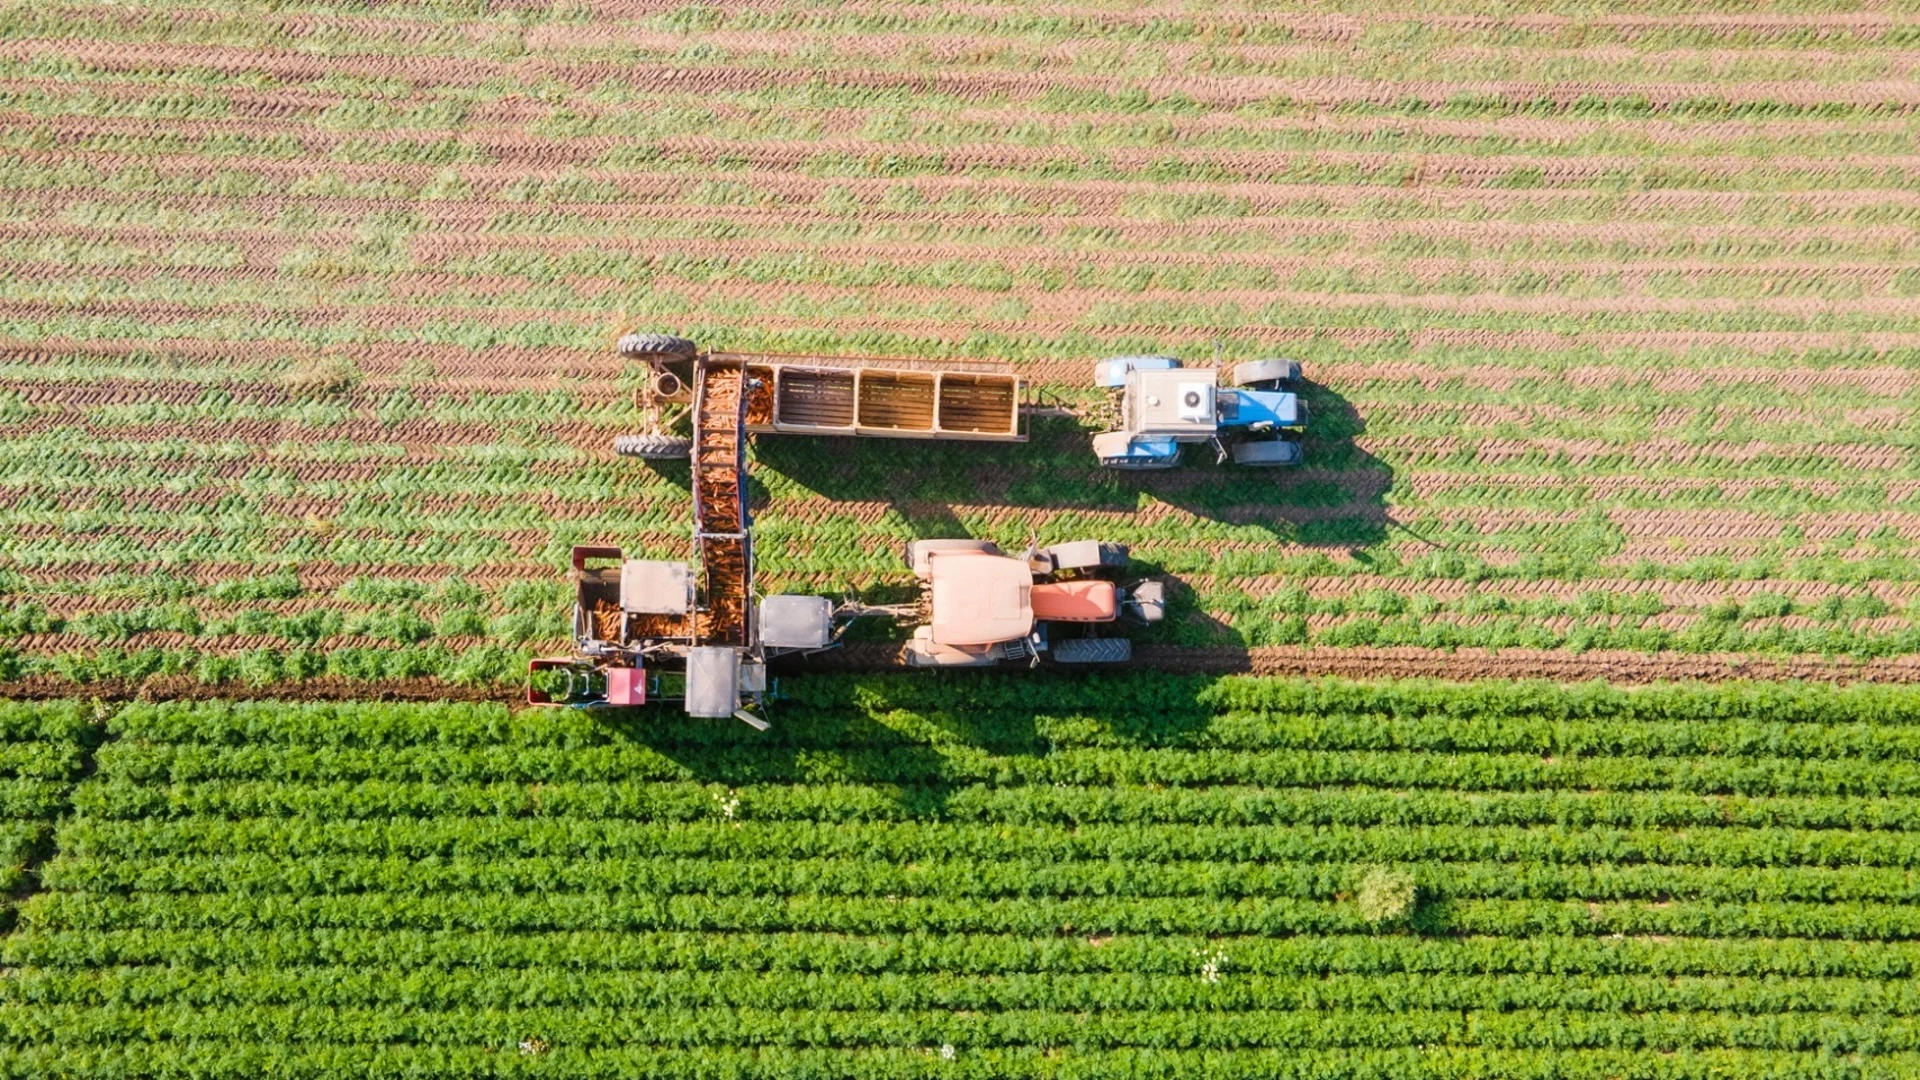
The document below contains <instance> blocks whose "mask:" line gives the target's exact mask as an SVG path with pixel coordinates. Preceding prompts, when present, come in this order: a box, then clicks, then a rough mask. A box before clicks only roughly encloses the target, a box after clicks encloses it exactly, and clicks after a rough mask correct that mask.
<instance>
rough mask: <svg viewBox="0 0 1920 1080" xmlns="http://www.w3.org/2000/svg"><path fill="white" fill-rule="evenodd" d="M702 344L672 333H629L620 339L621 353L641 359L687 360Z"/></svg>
mask: <svg viewBox="0 0 1920 1080" xmlns="http://www.w3.org/2000/svg"><path fill="white" fill-rule="evenodd" d="M699 351H700V346H698V345H695V344H694V343H693V342H691V341H688V340H687V339H686V338H683V337H674V336H673V335H672V334H628V335H626V336H624V337H622V338H621V339H620V355H621V356H631V357H633V358H635V359H640V360H687V359H690V358H691V357H692V356H693V354H695V353H697V352H699Z"/></svg>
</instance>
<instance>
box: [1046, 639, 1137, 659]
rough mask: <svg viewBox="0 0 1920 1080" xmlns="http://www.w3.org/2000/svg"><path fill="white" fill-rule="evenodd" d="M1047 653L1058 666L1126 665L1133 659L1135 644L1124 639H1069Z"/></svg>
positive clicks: (1057, 643) (1052, 647)
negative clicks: (1051, 655) (1049, 653)
mask: <svg viewBox="0 0 1920 1080" xmlns="http://www.w3.org/2000/svg"><path fill="white" fill-rule="evenodd" d="M1047 651H1049V652H1051V653H1052V654H1053V662H1054V663H1056V664H1124V663H1126V662H1127V661H1129V660H1132V659H1133V642H1131V641H1129V640H1127V639H1126V638H1123V637H1082V638H1067V639H1066V640H1065V641H1056V642H1054V643H1053V644H1051V645H1049V646H1047Z"/></svg>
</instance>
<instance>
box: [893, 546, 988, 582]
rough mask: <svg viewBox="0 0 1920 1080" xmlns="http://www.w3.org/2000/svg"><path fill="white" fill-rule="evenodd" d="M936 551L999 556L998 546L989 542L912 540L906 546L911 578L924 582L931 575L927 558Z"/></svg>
mask: <svg viewBox="0 0 1920 1080" xmlns="http://www.w3.org/2000/svg"><path fill="white" fill-rule="evenodd" d="M936 551H978V552H982V553H984V554H987V555H998V554H1000V545H998V544H996V543H994V542H993V541H991V540H914V541H912V542H910V543H908V544H907V550H906V562H907V569H909V570H911V571H913V576H914V577H917V578H920V579H921V580H923V581H924V580H926V578H927V577H928V576H929V575H931V574H932V573H933V571H932V569H931V568H929V567H928V566H927V556H928V555H930V554H932V553H933V552H936Z"/></svg>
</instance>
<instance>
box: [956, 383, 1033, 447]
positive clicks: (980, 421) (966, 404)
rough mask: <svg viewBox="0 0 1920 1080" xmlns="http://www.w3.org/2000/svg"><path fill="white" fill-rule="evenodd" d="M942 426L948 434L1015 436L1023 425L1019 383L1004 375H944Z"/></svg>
mask: <svg viewBox="0 0 1920 1080" xmlns="http://www.w3.org/2000/svg"><path fill="white" fill-rule="evenodd" d="M939 422H940V427H941V429H942V430H945V431H967V432H974V433H978V434H995V435H1011V434H1014V433H1015V432H1017V431H1018V430H1019V424H1020V396H1019V394H1018V392H1017V383H1016V382H1015V380H1014V379H1012V378H1010V377H1008V376H1004V375H1002V376H994V375H958V374H949V375H942V376H941V377H940V415H939Z"/></svg>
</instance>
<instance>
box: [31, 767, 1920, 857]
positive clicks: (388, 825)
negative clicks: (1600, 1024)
mask: <svg viewBox="0 0 1920 1080" xmlns="http://www.w3.org/2000/svg"><path fill="white" fill-rule="evenodd" d="M851 790H852V789H850V788H845V787H837V788H836V787H828V788H827V789H826V790H825V791H823V792H822V793H821V796H820V797H819V798H815V799H805V798H792V799H788V800H784V801H783V804H782V805H777V806H774V807H772V808H771V809H770V808H769V807H768V806H767V805H765V803H764V802H761V803H760V804H758V805H756V806H755V808H754V809H753V811H752V812H749V813H743V812H742V810H743V804H744V802H745V798H746V795H747V794H748V793H743V792H742V791H741V789H737V788H736V789H732V790H731V791H729V792H727V793H725V795H724V796H723V794H722V792H721V791H719V790H718V789H716V788H710V787H705V786H700V787H692V786H689V787H688V788H687V789H686V790H683V791H681V792H678V793H676V794H677V795H678V800H677V802H676V801H675V799H674V797H673V796H670V795H669V796H662V797H661V798H659V799H658V801H657V802H656V803H654V804H653V805H654V808H655V809H657V810H658V811H659V812H658V813H650V814H645V815H641V816H642V817H643V818H644V820H625V819H611V820H608V819H595V818H576V817H556V816H540V815H515V816H507V815H487V816H480V817H466V816H454V817H446V818H430V819H419V818H410V817H397V818H375V819H364V818H359V819H355V818H347V819H339V818H330V819H325V820H320V819H315V818H310V817H295V818H243V819H238V820H230V819H210V818H198V819H187V820H184V821H183V820H178V819H168V818H133V819H103V818H100V817H94V816H88V817H82V818H78V819H75V820H72V821H70V822H68V823H66V824H65V825H64V826H63V835H64V840H63V845H62V846H63V849H64V850H65V851H67V852H68V853H69V854H71V855H74V856H76V857H86V858H95V857H101V856H103V855H105V854H107V853H112V854H113V855H114V856H115V857H117V858H123V859H128V860H137V859H143V858H166V857H169V856H176V857H187V856H195V855H204V856H224V855H242V854H251V853H262V854H266V853H271V854H274V855H278V856H281V857H284V858H288V859H295V858H300V859H307V858H319V859H325V858H334V857H343V856H351V857H370V858H404V859H414V860H430V859H443V860H444V859H454V860H489V859H503V858H513V857H519V858H553V859H607V858H612V859H621V858H639V857H649V856H663V857H691V856H698V855H709V856H711V857H714V858H724V859H761V858H773V857H776V856H778V855H780V854H782V853H784V854H787V855H788V856H790V857H792V858H796V859H859V858H863V857H864V858H866V859H869V860H873V861H880V862H895V863H901V864H906V863H916V862H921V861H924V860H930V859H941V858H962V857H964V858H971V859H977V860H983V861H992V860H1003V859H1021V858H1030V859H1038V860H1043V861H1046V862H1088V861H1092V862H1101V861H1106V860H1115V859H1119V860H1125V859H1140V860H1146V861H1149V862H1161V861H1224V862H1263V861H1309V862H1339V861H1343V860H1347V859H1350V858H1364V857H1366V856H1367V853H1368V852H1375V853H1378V854H1379V857H1381V858H1386V857H1389V856H1391V857H1392V858H1394V859H1396V860H1397V861H1418V860H1420V859H1421V858H1422V857H1423V855H1430V856H1431V857H1432V858H1434V859H1451V860H1453V861H1477V860H1485V861H1494V862H1514V861H1522V860H1524V861H1534V862H1540V863H1544V864H1548V865H1577V864H1580V863H1585V862H1592V863H1613V864H1618V865H1623V866H1625V865H1640V864H1643V863H1653V864H1656V865H1680V866H1684V865H1713V866H1724V867H1765V866H1776V867H1783V866H1833V867H1840V866H1862V867H1865V866H1901V865H1906V864H1908V863H1910V862H1911V861H1912V859H1913V855H1914V845H1915V843H1916V840H1915V835H1914V830H1913V829H1911V828H1906V829H1899V830H1881V829H1874V828H1873V827H1872V826H1873V825H1874V824H1875V822H1873V821H1871V820H1869V819H1867V817H1866V813H1871V812H1872V811H1873V810H1875V809H1877V808H1878V800H1862V801H1860V803H1859V804H1857V805H1858V808H1859V809H1860V810H1862V811H1864V812H1866V813H1863V814H1862V815H1861V819H1860V820H1857V821H1849V820H1848V819H1847V818H1846V817H1844V816H1836V818H1835V819H1833V820H1829V821H1826V822H1823V823H1821V827H1818V828H1812V829H1806V828H1794V827H1783V826H1781V825H1779V824H1778V823H1776V822H1771V821H1762V822H1758V823H1756V822H1753V821H1748V822H1744V823H1743V822H1739V821H1733V820H1723V819H1721V818H1720V817H1719V816H1717V815H1716V814H1715V813H1714V811H1715V802H1716V801H1717V800H1701V799H1699V798H1698V797H1693V796H1673V797H1668V798H1666V799H1665V800H1664V801H1666V802H1670V803H1674V804H1678V805H1681V806H1690V807H1691V808H1692V809H1695V810H1698V811H1703V813H1701V814H1699V815H1697V816H1681V815H1675V816H1674V817H1672V818H1671V819H1669V820H1665V821H1660V822H1656V823H1653V824H1647V823H1645V822H1644V820H1643V816H1642V815H1639V814H1622V815H1621V818H1622V819H1624V820H1623V821H1622V822H1621V824H1620V825H1614V824H1611V823H1610V820H1609V819H1608V818H1606V817H1604V816H1597V815H1596V816H1591V817H1576V816H1573V815H1568V816H1567V817H1564V818H1563V817H1555V816H1553V815H1551V814H1543V813H1538V812H1528V811H1529V810H1535V811H1537V810H1538V809H1539V808H1540V803H1542V802H1544V801H1545V800H1537V799H1535V798H1534V797H1520V798H1519V799H1516V800H1514V801H1516V802H1517V803H1519V804H1520V805H1519V806H1516V807H1514V810H1515V811H1516V812H1514V813H1512V814H1498V813H1490V814H1486V815H1484V816H1483V817H1482V819H1481V820H1480V821H1479V822H1478V823H1474V822H1472V821H1468V822H1461V821H1459V820H1458V817H1469V816H1470V815H1467V814H1461V815H1458V817H1454V816H1452V815H1438V814H1436V815H1432V816H1431V818H1427V819H1425V820H1423V815H1421V814H1419V813H1417V812H1416V813H1412V814H1406V815H1404V816H1395V815H1393V814H1380V815H1376V814H1374V813H1369V812H1368V811H1370V810H1373V809H1375V808H1379V809H1393V808H1394V804H1396V803H1403V802H1411V801H1412V800H1405V799H1402V798H1401V797H1400V796H1398V795H1396V794H1393V793H1390V792H1360V793H1346V792H1302V793H1296V794H1298V795H1299V796H1300V797H1301V798H1300V800H1299V801H1300V802H1302V803H1304V804H1305V806H1306V808H1307V812H1305V813H1294V814H1289V813H1285V812H1284V811H1285V810H1286V809H1288V807H1287V806H1286V803H1287V802H1288V800H1286V799H1284V798H1274V797H1269V798H1268V802H1269V803H1270V804H1271V805H1272V806H1273V807H1274V808H1275V809H1276V810H1278V811H1282V812H1275V813H1268V814H1262V813H1258V812H1257V807H1255V806H1251V805H1243V806H1240V807H1239V809H1240V810H1241V811H1242V813H1241V814H1240V816H1239V817H1238V818H1237V819H1236V820H1233V821H1231V822H1230V823H1222V822H1220V821H1217V820H1210V819H1209V818H1208V816H1207V815H1204V814H1199V813H1189V814H1187V815H1185V817H1186V820H1184V821H1182V820H1180V818H1181V815H1179V814H1177V813H1171V812H1161V813H1159V814H1148V813H1141V814H1138V815H1136V816H1137V817H1138V818H1139V819H1140V820H1138V821H1135V822H1130V823H1118V824H1116V823H1111V822H1108V821H1104V820H1102V815H1096V814H1086V815H1076V814H1064V813H1060V814H1045V813H1040V814H1024V815H1023V814H1019V813H1016V812H1013V808H1014V806H1015V802H1016V800H1018V799H1020V798H1023V797H1024V795H1025V793H1024V792H1021V791H1019V790H1017V789H1016V790H1012V791H1007V792H1002V793H999V794H1000V795H1001V797H1000V798H998V799H987V798H981V797H977V796H971V795H956V797H955V799H954V800H953V802H952V803H950V804H948V805H945V806H942V805H940V804H938V803H934V802H931V801H929V802H928V803H927V804H926V805H925V806H924V807H922V808H920V809H922V810H924V813H922V814H910V813H908V812H907V811H910V810H913V809H915V807H914V806H913V805H912V804H911V803H906V804H902V803H898V802H896V803H895V804H894V805H895V807H896V808H897V809H899V810H900V811H901V812H900V813H897V814H895V815H892V816H889V815H886V814H884V813H879V812H863V811H867V810H868V808H864V807H858V808H855V809H854V810H853V811H852V812H848V813H841V814H832V813H822V814H819V815H818V816H817V818H814V817H810V816H809V815H808V814H807V813H806V810H807V809H808V808H810V807H823V806H825V805H827V802H826V801H827V800H830V799H832V798H834V797H835V796H837V795H849V794H850V793H851ZM753 794H758V793H753ZM776 794H778V793H776ZM1134 794H1135V795H1143V794H1145V792H1135V793H1134ZM1228 794H1229V795H1233V794H1235V793H1228ZM1349 794H1352V795H1353V796H1354V801H1353V802H1352V803H1351V804H1350V805H1348V806H1342V802H1343V797H1344V796H1347V795H1349ZM1261 797H1262V796H1261V794H1259V793H1248V794H1247V795H1245V798H1246V799H1247V800H1248V802H1249V803H1253V802H1255V801H1256V800H1259V799H1260V798H1261ZM723 799H724V800H725V802H726V803H727V804H729V805H731V807H732V810H731V812H730V813H726V812H723V811H725V806H723ZM1568 800H1569V801H1576V800H1577V801H1578V802H1586V803H1594V802H1618V801H1623V800H1618V799H1617V798H1616V797H1613V796H1601V797H1594V796H1571V797H1568ZM1501 801H1505V800H1504V799H1502V800H1501ZM1529 803H1532V804H1533V805H1532V806H1529V805H1527V804H1529ZM1121 805H1124V804H1121ZM1440 805H1441V806H1442V807H1443V808H1449V809H1451V808H1454V807H1450V806H1449V805H1448V803H1447V802H1441V804H1440ZM1457 805H1458V804H1454V806H1456V807H1457ZM1657 805H1658V804H1656V806H1657ZM1547 806H1548V808H1551V803H1548V804H1547ZM1329 807H1331V808H1335V809H1340V810H1346V811H1348V812H1346V813H1333V814H1328V813H1320V812H1316V811H1321V810H1324V809H1325V808H1329ZM873 809H874V810H877V809H878V808H877V807H876V808H873ZM1054 809H1058V807H1055V808H1054ZM1189 809H1191V808H1189ZM996 811H997V812H996ZM934 814H937V815H938V816H939V817H940V818H941V819H942V820H938V821H927V820H924V818H925V817H926V816H930V815H934ZM1106 816H1110V817H1114V818H1120V817H1124V816H1126V815H1124V814H1123V813H1119V812H1116V813H1112V814H1111V815H1106ZM1219 816H1220V817H1226V815H1224V814H1223V815H1219ZM1645 816H1652V815H1645ZM1433 818H1438V819H1439V820H1438V821H1435V820H1432V819H1433ZM1150 819H1158V820H1150ZM1168 819H1171V822H1169V821H1168ZM1409 819H1411V820H1409ZM1622 825H1623V826H1624V827H1621V826H1622Z"/></svg>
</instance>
